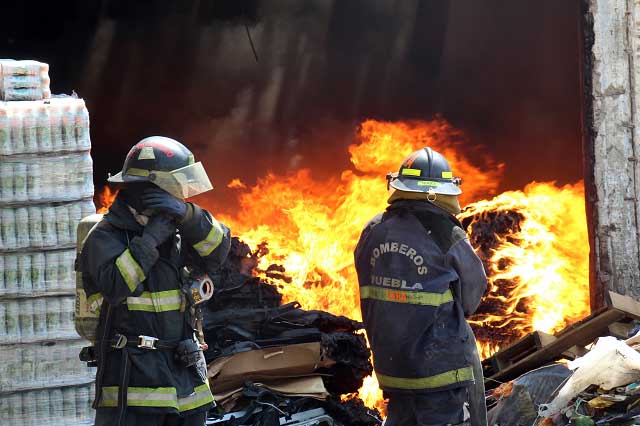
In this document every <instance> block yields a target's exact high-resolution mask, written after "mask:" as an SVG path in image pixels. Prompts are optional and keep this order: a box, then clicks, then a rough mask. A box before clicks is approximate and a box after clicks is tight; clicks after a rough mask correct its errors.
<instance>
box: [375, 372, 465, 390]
mask: <svg viewBox="0 0 640 426" xmlns="http://www.w3.org/2000/svg"><path fill="white" fill-rule="evenodd" d="M376 376H377V377H378V381H379V382H380V384H381V385H382V386H386V387H389V388H396V389H413V390H415V389H434V388H440V387H444V386H449V385H453V384H456V383H461V382H468V381H470V380H473V369H472V368H471V367H464V368H458V369H457V370H451V371H445V372H444V373H440V374H436V375H435V376H429V377H418V378H404V377H392V376H385V375H384V374H380V373H376Z"/></svg>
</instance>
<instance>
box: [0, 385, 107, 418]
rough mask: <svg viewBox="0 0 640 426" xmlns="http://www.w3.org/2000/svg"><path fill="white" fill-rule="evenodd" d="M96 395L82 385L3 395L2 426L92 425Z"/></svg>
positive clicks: (92, 388) (1, 408)
mask: <svg viewBox="0 0 640 426" xmlns="http://www.w3.org/2000/svg"><path fill="white" fill-rule="evenodd" d="M94 393H95V390H94V386H93V385H82V386H68V387H63V388H46V389H35V390H30V391H24V392H15V393H9V394H0V419H2V420H3V422H2V425H3V426H27V425H28V426H31V425H34V426H35V425H47V426H63V425H64V426H73V425H80V424H93V419H94V417H95V414H94V411H93V410H92V409H91V402H92V401H93V395H94ZM5 419H6V420H5Z"/></svg>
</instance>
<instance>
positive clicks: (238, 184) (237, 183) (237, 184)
mask: <svg viewBox="0 0 640 426" xmlns="http://www.w3.org/2000/svg"><path fill="white" fill-rule="evenodd" d="M227 188H231V189H247V185H245V184H244V182H242V181H241V180H240V179H238V178H235V179H232V180H231V182H229V183H228V184H227Z"/></svg>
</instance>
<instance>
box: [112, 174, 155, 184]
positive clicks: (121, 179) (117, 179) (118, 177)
mask: <svg viewBox="0 0 640 426" xmlns="http://www.w3.org/2000/svg"><path fill="white" fill-rule="evenodd" d="M107 182H110V183H126V182H149V178H148V177H147V176H131V175H123V174H122V172H119V173H118V174H115V175H113V176H110V177H109V178H108V179H107Z"/></svg>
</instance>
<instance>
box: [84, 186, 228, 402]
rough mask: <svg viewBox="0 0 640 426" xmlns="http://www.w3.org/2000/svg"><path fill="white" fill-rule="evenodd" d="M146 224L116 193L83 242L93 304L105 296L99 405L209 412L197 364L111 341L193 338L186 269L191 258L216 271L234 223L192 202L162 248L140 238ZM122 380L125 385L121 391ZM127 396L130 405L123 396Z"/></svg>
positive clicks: (209, 398) (86, 281) (100, 337)
mask: <svg viewBox="0 0 640 426" xmlns="http://www.w3.org/2000/svg"><path fill="white" fill-rule="evenodd" d="M143 229H144V228H143V227H142V226H141V225H139V224H138V222H137V221H136V220H135V218H134V216H133V214H132V212H131V211H130V210H129V207H128V206H127V205H126V204H125V202H124V200H123V199H121V197H118V198H117V199H116V200H115V202H114V204H113V205H112V207H111V208H110V210H109V213H107V214H106V215H105V217H104V219H103V220H102V221H101V222H99V223H98V224H97V225H96V227H95V229H94V230H93V231H92V232H91V233H90V234H89V236H88V237H87V240H86V242H85V244H84V246H83V250H82V254H81V257H80V267H81V270H82V273H83V280H84V287H85V291H86V292H87V296H88V300H89V303H92V301H93V300H100V299H101V298H103V299H104V302H105V303H103V304H102V307H101V310H100V319H99V323H98V328H97V333H96V336H97V339H98V341H97V342H96V348H97V353H98V354H99V355H98V357H99V359H98V364H99V368H98V377H99V379H98V377H97V379H96V381H97V384H96V386H97V387H98V386H99V388H97V389H96V401H95V402H94V406H95V407H96V408H103V407H120V409H122V407H123V406H124V407H126V410H133V411H134V412H135V413H138V414H178V413H180V414H183V415H190V414H193V413H196V412H199V411H205V410H208V409H210V408H211V407H212V406H213V396H212V394H211V391H210V389H209V384H208V382H207V381H206V380H204V381H203V380H202V379H201V378H200V376H199V375H198V373H197V370H196V369H195V367H194V366H191V367H183V366H182V365H181V364H179V363H178V362H177V361H176V360H174V353H173V351H172V350H160V349H158V350H149V349H142V348H139V347H137V346H135V347H126V348H124V350H122V349H120V350H119V349H117V348H114V347H113V346H114V336H117V335H123V336H133V338H134V339H135V337H136V336H140V335H143V336H151V337H155V338H158V339H160V340H159V342H169V343H171V342H179V341H182V340H186V339H190V338H193V326H192V319H191V318H190V317H191V315H190V314H189V309H186V310H185V309H184V302H183V300H184V299H183V297H182V293H181V288H182V286H183V281H184V277H183V273H182V271H181V270H182V268H183V266H185V265H192V264H193V265H196V266H199V267H202V269H204V270H205V271H207V272H209V273H210V274H212V273H213V272H215V271H216V270H217V269H218V268H219V266H220V265H221V263H222V262H223V261H224V260H225V258H226V256H227V254H228V252H229V247H230V237H229V229H228V228H227V227H226V226H224V225H223V224H221V223H219V222H218V221H216V220H215V219H214V218H213V216H211V215H210V214H209V213H208V212H207V211H205V210H202V209H201V208H200V207H198V206H197V205H195V204H188V213H187V216H186V218H185V220H184V221H183V222H182V224H181V225H179V226H178V232H177V234H176V235H175V237H174V238H169V239H168V240H167V241H166V242H164V243H163V244H161V245H160V246H159V247H157V248H156V247H153V246H151V245H149V244H147V243H146V241H145V240H143V239H142V238H140V236H141V235H142V232H143ZM181 306H182V309H181ZM130 339H131V338H130ZM99 382H101V383H99ZM124 384H126V386H125V385H124ZM121 386H123V387H124V389H126V391H124V392H120V393H119V391H120V387H121ZM123 395H125V396H126V405H124V404H123V403H121V402H120V401H119V400H118V399H119V398H120V399H123V397H122V396H123Z"/></svg>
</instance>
